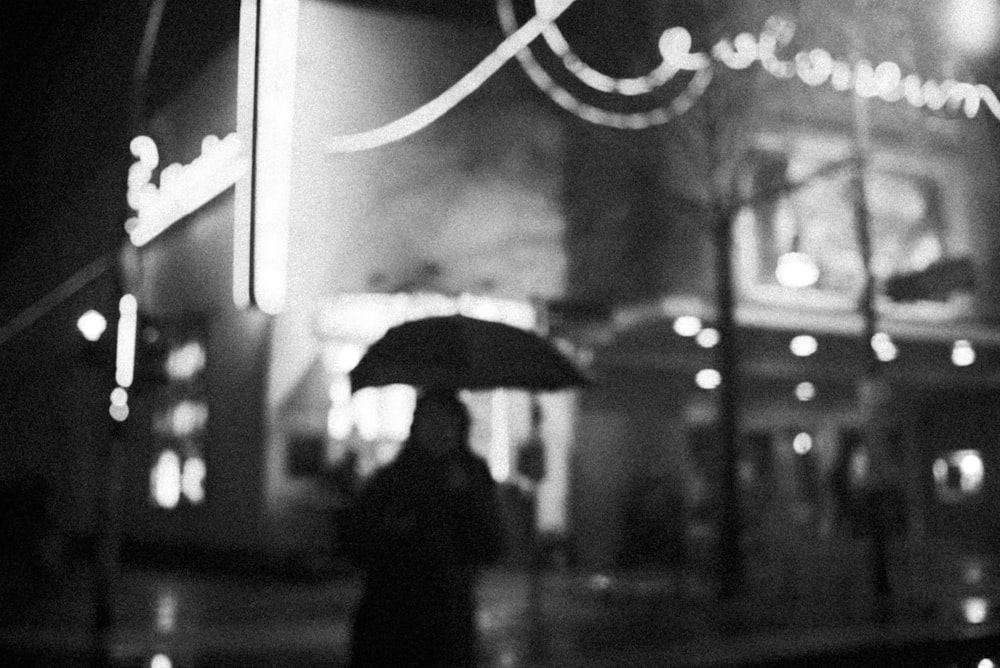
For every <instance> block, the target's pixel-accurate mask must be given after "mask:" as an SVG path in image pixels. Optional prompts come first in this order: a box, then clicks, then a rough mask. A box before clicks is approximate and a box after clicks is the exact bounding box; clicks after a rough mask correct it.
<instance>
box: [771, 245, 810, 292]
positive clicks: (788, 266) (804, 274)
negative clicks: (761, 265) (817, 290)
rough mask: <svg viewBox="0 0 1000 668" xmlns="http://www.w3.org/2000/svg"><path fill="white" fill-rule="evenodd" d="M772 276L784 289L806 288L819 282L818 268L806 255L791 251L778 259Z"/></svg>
mask: <svg viewBox="0 0 1000 668" xmlns="http://www.w3.org/2000/svg"><path fill="white" fill-rule="evenodd" d="M774 276H775V278H777V279H778V283H779V284H780V285H783V286H784V287H786V288H808V287H809V286H811V285H815V283H816V281H818V280H819V267H817V266H816V263H815V262H814V261H813V259H812V258H811V257H809V255H807V254H806V253H801V252H799V251H792V252H790V253H785V254H784V255H782V256H781V257H779V258H778V266H777V268H776V269H775V270H774Z"/></svg>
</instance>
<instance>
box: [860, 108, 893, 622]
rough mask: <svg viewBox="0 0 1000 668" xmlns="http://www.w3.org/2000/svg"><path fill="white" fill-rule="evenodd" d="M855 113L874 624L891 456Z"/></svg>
mask: <svg viewBox="0 0 1000 668" xmlns="http://www.w3.org/2000/svg"><path fill="white" fill-rule="evenodd" d="M853 111H854V114H853V115H854V119H853V120H854V152H855V168H854V175H853V179H852V193H853V200H854V201H853V205H854V220H855V225H856V227H857V237H858V248H859V250H860V252H861V262H862V267H863V268H864V285H863V287H862V290H861V298H860V301H859V304H858V310H859V311H860V313H861V318H862V329H861V355H862V359H863V362H864V371H863V375H862V379H861V383H860V386H859V389H858V401H859V402H860V403H861V404H862V405H861V411H860V414H861V415H862V416H863V417H862V419H864V420H865V421H866V424H864V425H863V429H862V434H863V442H864V444H865V446H866V449H867V451H868V456H869V458H870V461H871V463H872V472H871V474H870V475H871V477H872V480H871V483H870V484H869V485H868V487H869V489H868V490H867V491H868V493H869V494H871V498H869V499H867V501H866V504H865V505H866V506H868V516H869V518H870V522H869V526H868V530H869V532H870V534H871V535H870V539H871V545H870V546H869V566H868V567H869V573H870V577H871V586H872V593H873V594H874V609H873V617H874V619H875V621H884V620H886V619H887V618H888V617H889V612H890V611H889V607H890V606H889V603H890V600H891V595H892V587H891V583H890V581H889V563H888V549H889V546H888V540H889V536H888V531H889V527H888V526H887V525H886V518H885V517H884V512H885V510H886V509H885V508H884V507H883V504H884V503H885V494H884V493H882V492H884V489H883V488H884V487H886V486H887V485H888V481H887V480H885V475H886V473H887V472H886V471H885V470H884V469H885V467H886V465H887V462H885V461H883V460H884V458H885V457H886V456H888V453H886V452H883V451H882V449H883V448H884V447H885V444H884V443H881V442H880V439H879V438H878V432H877V429H876V424H875V420H877V416H876V415H875V414H874V413H875V412H876V411H878V410H882V409H883V408H884V407H882V406H880V405H879V404H881V403H883V402H884V400H883V399H880V398H878V397H877V396H876V394H877V393H879V392H880V391H881V390H880V389H879V386H880V384H881V378H880V376H881V366H880V365H879V361H878V358H877V357H876V356H875V351H874V349H873V348H872V337H873V336H874V335H875V333H876V331H877V329H878V314H877V312H876V308H875V276H874V274H873V273H872V233H871V212H870V211H869V209H868V197H867V188H866V179H865V172H866V169H867V166H868V152H869V121H868V101H867V100H866V99H864V98H862V97H861V96H860V95H855V96H854V107H853Z"/></svg>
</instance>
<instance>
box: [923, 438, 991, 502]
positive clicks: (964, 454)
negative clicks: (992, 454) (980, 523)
mask: <svg viewBox="0 0 1000 668" xmlns="http://www.w3.org/2000/svg"><path fill="white" fill-rule="evenodd" d="M931 471H932V473H933V475H934V491H935V493H936V495H937V498H938V500H940V501H942V502H944V503H958V502H960V501H962V500H964V499H968V498H970V497H973V496H975V495H976V494H978V493H979V492H980V491H981V490H982V488H983V479H984V478H985V475H986V469H985V467H984V466H983V458H982V456H981V455H980V454H979V451H978V450H954V451H952V452H949V453H947V454H944V455H942V456H940V457H938V458H937V459H936V460H934V465H933V467H932V469H931Z"/></svg>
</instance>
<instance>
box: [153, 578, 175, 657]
mask: <svg viewBox="0 0 1000 668" xmlns="http://www.w3.org/2000/svg"><path fill="white" fill-rule="evenodd" d="M176 625H177V595H176V594H174V592H173V591H170V590H167V591H161V592H160V594H159V596H158V597H157V599H156V629H157V630H158V631H159V632H160V633H172V632H173V630H174V628H175V627H176ZM157 656H162V655H157ZM155 658H156V657H154V659H155ZM153 668H164V667H163V666H154V667H153Z"/></svg>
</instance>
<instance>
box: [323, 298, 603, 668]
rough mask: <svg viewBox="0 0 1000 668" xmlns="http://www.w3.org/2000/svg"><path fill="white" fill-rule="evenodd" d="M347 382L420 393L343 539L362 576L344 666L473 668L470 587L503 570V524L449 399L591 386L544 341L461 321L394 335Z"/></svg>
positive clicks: (433, 320) (409, 327)
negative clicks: (400, 386)
mask: <svg viewBox="0 0 1000 668" xmlns="http://www.w3.org/2000/svg"><path fill="white" fill-rule="evenodd" d="M350 379H351V388H352V390H354V391H357V390H359V389H361V388H363V387H377V386H382V385H389V384H394V383H404V384H407V385H412V386H414V387H418V388H425V390H424V391H423V392H422V393H421V394H419V396H418V397H417V404H416V408H415V410H414V414H413V424H412V426H411V428H410V436H409V439H408V440H407V442H406V443H405V444H404V446H403V448H402V450H401V451H400V454H399V456H398V457H397V458H396V459H395V461H393V462H392V463H390V464H389V465H388V466H386V467H385V468H383V469H381V470H380V471H378V472H376V473H375V475H374V476H373V478H372V480H371V481H370V483H369V484H368V485H367V487H366V488H365V489H364V490H363V491H362V493H361V496H360V497H359V499H358V501H357V503H356V504H355V506H354V508H353V510H352V511H351V512H350V514H349V516H348V521H347V526H345V527H344V530H343V532H342V536H343V538H344V547H345V549H346V551H347V552H348V554H349V555H351V556H352V557H353V559H354V561H355V562H356V563H357V564H358V565H359V566H360V567H361V568H362V569H363V570H364V571H365V575H366V583H365V592H364V595H363V596H362V599H361V603H360V605H359V606H358V609H357V612H356V615H355V621H354V629H353V637H352V650H351V664H350V665H351V666H353V667H354V668H364V667H367V666H379V667H380V668H381V667H384V666H421V667H430V668H439V667H440V668H443V667H448V668H465V667H471V666H475V665H477V664H478V657H477V648H476V626H475V600H474V593H475V592H474V588H475V578H476V573H477V571H478V569H479V568H481V567H482V566H484V565H486V564H489V563H491V562H494V561H496V560H497V559H499V557H500V555H501V552H502V548H503V546H502V543H503V524H502V522H501V517H500V509H499V503H498V499H497V493H496V486H495V483H494V482H493V478H492V477H491V475H490V472H489V470H488V468H487V466H486V464H485V462H483V460H482V459H480V458H478V457H476V456H475V455H473V454H472V452H471V450H470V448H469V413H468V410H467V408H466V406H465V404H463V403H462V402H461V401H460V400H459V399H458V397H457V395H456V391H457V390H458V389H479V390H484V389H492V388H499V387H508V388H520V389H524V390H528V391H533V392H534V391H539V390H557V389H562V388H567V387H574V386H581V385H584V384H586V382H587V379H586V378H585V377H584V376H583V374H581V373H580V371H579V370H578V369H577V368H576V367H575V365H574V364H573V363H572V362H571V361H570V360H569V359H567V358H566V357H564V356H563V354H562V353H561V352H560V351H558V350H557V349H556V348H555V347H554V346H553V345H552V344H551V343H550V342H549V341H547V340H546V339H544V338H542V337H541V336H538V335H536V334H535V333H533V332H529V331H526V330H524V329H520V328H518V327H514V326H511V325H507V324H504V323H500V322H494V321H487V320H481V319H477V318H471V317H468V316H464V315H461V314H455V315H450V316H435V317H429V318H422V319H419V320H411V321H408V322H404V323H403V324H400V325H397V326H395V327H392V328H390V329H389V330H388V331H387V332H386V333H385V335H384V336H383V337H382V338H381V339H379V340H378V341H376V342H375V343H373V344H372V345H371V346H370V347H369V348H368V350H367V351H366V352H365V354H364V356H363V357H362V358H361V360H360V361H359V362H358V364H357V366H356V367H354V369H352V370H351V372H350Z"/></svg>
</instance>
